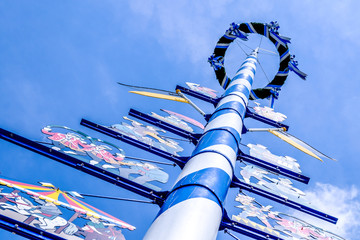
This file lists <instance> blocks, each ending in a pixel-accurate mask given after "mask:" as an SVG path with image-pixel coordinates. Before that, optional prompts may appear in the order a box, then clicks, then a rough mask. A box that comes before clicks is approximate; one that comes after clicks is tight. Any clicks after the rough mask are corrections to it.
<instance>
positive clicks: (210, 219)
mask: <svg viewBox="0 0 360 240" xmlns="http://www.w3.org/2000/svg"><path fill="white" fill-rule="evenodd" d="M256 57H257V51H254V52H253V53H252V54H251V55H250V56H249V57H248V58H247V59H246V60H245V61H244V63H243V64H242V65H241V67H240V69H239V71H238V72H237V73H236V75H235V77H234V78H233V80H232V81H231V82H230V84H229V86H228V88H227V89H226V91H225V93H224V95H223V97H222V99H221V100H220V101H219V103H218V105H217V107H216V109H215V112H214V114H213V115H212V116H211V118H210V120H209V122H208V124H207V125H206V127H205V129H204V134H203V136H202V137H201V139H200V141H199V143H198V145H197V146H196V148H195V150H194V151H193V153H192V157H191V158H190V159H189V161H188V162H187V163H186V165H185V167H184V169H183V171H182V172H181V173H180V175H179V176H178V179H177V180H176V182H175V185H174V187H173V189H172V190H171V191H170V193H169V195H168V196H167V198H166V200H165V202H164V204H163V205H162V207H161V209H160V211H159V213H158V215H157V217H156V219H155V220H154V222H153V224H152V225H151V227H150V228H149V230H148V232H147V233H146V235H145V238H144V239H146V240H155V239H156V240H165V239H166V240H183V239H187V240H198V239H202V240H214V239H216V236H217V232H218V228H219V226H220V222H221V219H222V214H223V203H224V200H225V198H226V194H227V192H228V189H229V187H230V184H231V180H232V177H233V175H234V168H235V162H236V157H237V153H238V150H239V143H240V141H241V134H242V128H243V119H244V116H245V113H246V105H247V103H248V100H249V95H250V91H251V85H252V82H253V79H254V75H255V71H256V61H257V60H256Z"/></svg>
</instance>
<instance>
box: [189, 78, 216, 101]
mask: <svg viewBox="0 0 360 240" xmlns="http://www.w3.org/2000/svg"><path fill="white" fill-rule="evenodd" d="M185 83H186V85H188V86H189V88H190V89H191V90H193V91H195V92H199V93H202V94H204V95H207V96H209V97H212V98H217V96H216V92H217V91H215V90H213V89H211V88H207V87H203V86H200V84H198V83H191V82H185Z"/></svg>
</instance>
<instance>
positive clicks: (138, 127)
mask: <svg viewBox="0 0 360 240" xmlns="http://www.w3.org/2000/svg"><path fill="white" fill-rule="evenodd" d="M124 119H125V120H128V121H130V122H131V125H130V124H128V123H126V122H122V123H120V124H113V125H111V126H110V128H111V129H112V130H114V131H117V132H119V133H121V134H124V135H126V136H129V137H131V138H133V139H136V140H138V141H141V142H143V143H146V144H148V145H150V146H153V147H156V148H158V149H161V150H163V151H166V152H168V153H170V154H173V155H175V156H178V152H182V151H183V148H182V147H180V145H179V143H178V142H176V141H175V140H173V139H170V138H166V137H165V136H162V135H160V132H161V133H166V131H165V130H162V129H159V128H157V127H154V126H150V125H143V124H141V123H139V122H137V121H135V120H132V119H130V118H128V117H124Z"/></svg>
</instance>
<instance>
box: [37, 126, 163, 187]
mask: <svg viewBox="0 0 360 240" xmlns="http://www.w3.org/2000/svg"><path fill="white" fill-rule="evenodd" d="M41 131H42V133H44V134H46V135H47V138H48V139H49V140H51V144H52V145H53V147H52V149H54V150H57V151H62V152H64V153H66V154H68V155H71V156H73V157H76V158H77V159H80V160H81V161H84V162H87V163H90V164H91V165H94V166H97V167H99V168H102V169H105V170H106V171H109V172H112V173H115V174H117V175H119V176H121V177H123V178H126V179H129V180H131V181H133V182H136V183H138V184H141V185H144V186H146V187H148V188H151V189H154V190H156V191H159V190H161V189H160V188H159V187H157V186H155V185H153V184H151V183H150V182H153V181H156V182H160V183H166V182H167V181H168V179H169V175H168V174H167V173H166V172H164V171H163V170H161V169H160V168H159V167H157V166H156V165H155V164H150V163H147V162H140V161H134V160H131V161H129V160H127V159H125V152H124V151H123V150H122V149H121V148H119V147H117V146H115V145H113V144H111V143H109V142H106V141H102V140H100V139H97V138H92V137H90V136H88V135H86V134H84V133H82V132H79V131H76V130H73V129H70V128H68V127H63V126H51V125H50V126H47V127H44V128H43V129H42V130H41Z"/></svg>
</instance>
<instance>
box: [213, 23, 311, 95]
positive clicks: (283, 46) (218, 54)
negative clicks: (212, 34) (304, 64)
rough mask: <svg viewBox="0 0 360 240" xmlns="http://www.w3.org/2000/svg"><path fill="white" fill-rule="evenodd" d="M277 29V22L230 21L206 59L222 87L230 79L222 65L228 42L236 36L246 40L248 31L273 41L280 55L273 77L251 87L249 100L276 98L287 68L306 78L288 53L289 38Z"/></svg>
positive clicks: (284, 79) (292, 56)
mask: <svg viewBox="0 0 360 240" xmlns="http://www.w3.org/2000/svg"><path fill="white" fill-rule="evenodd" d="M278 29H279V24H278V23H277V22H271V23H270V24H263V23H241V24H236V23H232V24H231V25H230V28H229V29H228V30H227V31H226V32H225V34H224V35H223V36H222V37H221V38H220V39H219V41H218V42H217V44H216V47H215V49H214V53H213V54H212V55H211V56H210V57H209V59H208V61H209V63H210V65H211V66H212V67H213V68H214V71H215V74H216V78H217V80H218V81H219V83H220V85H221V86H222V87H223V88H224V89H226V87H227V86H228V85H229V84H230V82H231V79H230V78H229V77H228V76H227V75H226V71H225V67H224V57H225V53H226V50H227V49H228V47H229V45H230V43H232V42H233V41H234V40H235V39H236V38H240V39H242V40H245V41H246V40H248V38H247V36H248V34H249V33H257V34H261V35H263V36H265V37H267V38H268V39H270V41H271V42H272V43H274V45H275V47H276V49H277V51H278V53H279V56H280V66H279V70H278V72H277V74H276V75H275V77H274V79H273V80H272V81H271V82H270V83H269V84H267V85H266V86H265V87H264V88H257V89H253V90H252V91H251V93H250V100H254V99H259V98H260V99H264V98H268V97H270V96H273V97H274V98H278V92H279V91H280V89H281V87H282V85H284V83H285V81H286V78H287V76H288V73H289V70H292V71H294V72H295V73H296V74H297V75H298V76H300V77H301V78H302V79H304V80H305V79H306V76H307V75H306V74H305V73H303V72H301V71H300V70H299V69H298V68H297V65H298V63H297V61H295V60H294V57H295V56H294V55H290V52H289V48H288V46H287V44H288V43H290V38H288V37H284V36H281V35H280V34H279V32H278Z"/></svg>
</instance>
